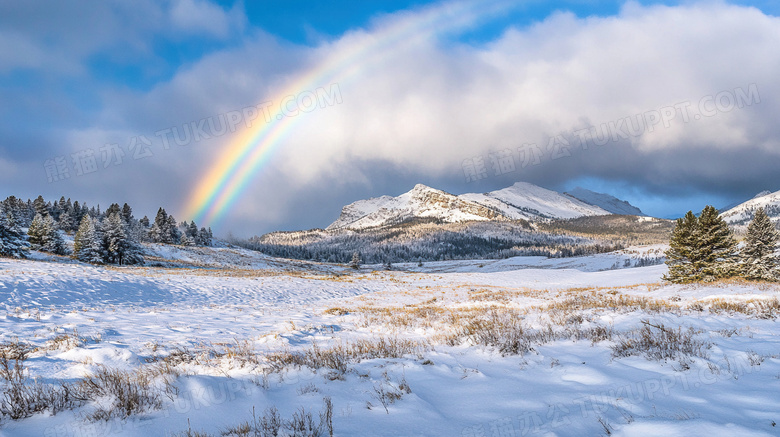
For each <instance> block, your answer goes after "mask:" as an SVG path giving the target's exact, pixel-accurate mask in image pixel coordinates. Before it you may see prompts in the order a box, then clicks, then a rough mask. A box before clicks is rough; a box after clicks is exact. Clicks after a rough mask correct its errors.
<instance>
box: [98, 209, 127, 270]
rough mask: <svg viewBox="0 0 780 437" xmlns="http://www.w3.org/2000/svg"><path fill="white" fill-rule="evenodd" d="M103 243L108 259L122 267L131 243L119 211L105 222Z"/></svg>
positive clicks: (113, 213)
mask: <svg viewBox="0 0 780 437" xmlns="http://www.w3.org/2000/svg"><path fill="white" fill-rule="evenodd" d="M117 209H118V208H117ZM103 241H104V244H105V247H106V253H107V255H108V259H109V260H110V261H111V262H115V263H118V264H119V265H120V266H121V265H122V264H123V262H124V260H125V254H126V253H127V250H128V248H129V243H128V241H127V232H126V230H125V223H124V222H123V221H122V216H121V215H120V212H119V211H114V212H112V213H111V214H110V215H109V216H108V217H107V218H106V219H105V220H104V221H103Z"/></svg>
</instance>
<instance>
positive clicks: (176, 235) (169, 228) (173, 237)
mask: <svg viewBox="0 0 780 437" xmlns="http://www.w3.org/2000/svg"><path fill="white" fill-rule="evenodd" d="M165 230H166V233H167V238H166V242H167V243H169V244H176V243H178V242H179V240H180V239H181V232H179V226H178V225H177V224H176V219H175V218H173V216H172V215H169V216H168V222H167V224H166V226H165Z"/></svg>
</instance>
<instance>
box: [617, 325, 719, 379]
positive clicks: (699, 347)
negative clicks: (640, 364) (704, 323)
mask: <svg viewBox="0 0 780 437" xmlns="http://www.w3.org/2000/svg"><path fill="white" fill-rule="evenodd" d="M642 323H643V324H644V326H643V327H642V328H640V329H637V330H633V331H629V332H627V333H625V334H622V335H620V339H619V340H618V341H617V343H616V344H615V345H614V346H613V347H612V356H614V357H628V356H631V355H644V356H645V357H646V358H647V359H649V360H656V361H666V360H677V361H679V362H680V364H681V365H682V366H683V368H684V369H687V368H688V363H689V362H690V358H691V357H701V358H707V349H709V348H710V347H711V346H712V344H711V343H710V342H708V341H704V340H700V339H698V338H696V335H697V334H698V333H697V332H696V331H694V330H693V328H688V329H685V330H684V329H683V328H682V327H678V328H677V329H672V328H667V327H665V326H664V325H663V324H653V323H650V322H648V321H645V320H643V321H642Z"/></svg>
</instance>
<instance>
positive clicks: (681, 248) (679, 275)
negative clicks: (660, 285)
mask: <svg viewBox="0 0 780 437" xmlns="http://www.w3.org/2000/svg"><path fill="white" fill-rule="evenodd" d="M698 233H699V219H697V218H696V216H695V215H693V211H688V213H687V214H685V217H684V218H679V219H677V225H676V226H675V227H674V230H673V231H672V238H671V241H670V242H669V249H668V250H667V251H666V265H667V266H669V271H668V272H667V273H666V274H665V275H664V277H663V279H664V280H665V281H669V282H674V283H677V284H683V283H687V282H694V281H698V280H700V279H701V277H700V276H699V275H698V274H697V273H696V271H695V267H694V262H697V261H698V258H697V257H696V254H695V251H696V239H697V238H698Z"/></svg>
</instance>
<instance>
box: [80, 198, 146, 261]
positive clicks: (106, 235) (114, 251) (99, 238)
mask: <svg viewBox="0 0 780 437" xmlns="http://www.w3.org/2000/svg"><path fill="white" fill-rule="evenodd" d="M109 210H111V211H113V212H111V214H110V215H109V216H108V217H106V218H104V219H103V220H98V219H93V218H92V217H91V216H89V215H85V216H84V218H82V219H81V224H80V225H79V230H78V232H77V233H76V237H75V239H74V256H75V257H76V258H77V259H78V260H79V261H83V262H89V263H93V264H102V263H114V264H119V265H123V264H139V263H142V262H143V256H142V252H143V251H142V249H141V246H140V245H139V243H138V240H137V239H136V237H135V234H134V232H133V231H132V229H131V225H129V224H127V223H126V222H125V221H124V219H123V216H122V213H121V212H120V211H117V210H116V209H113V210H112V209H111V208H109ZM109 210H107V211H109Z"/></svg>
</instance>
